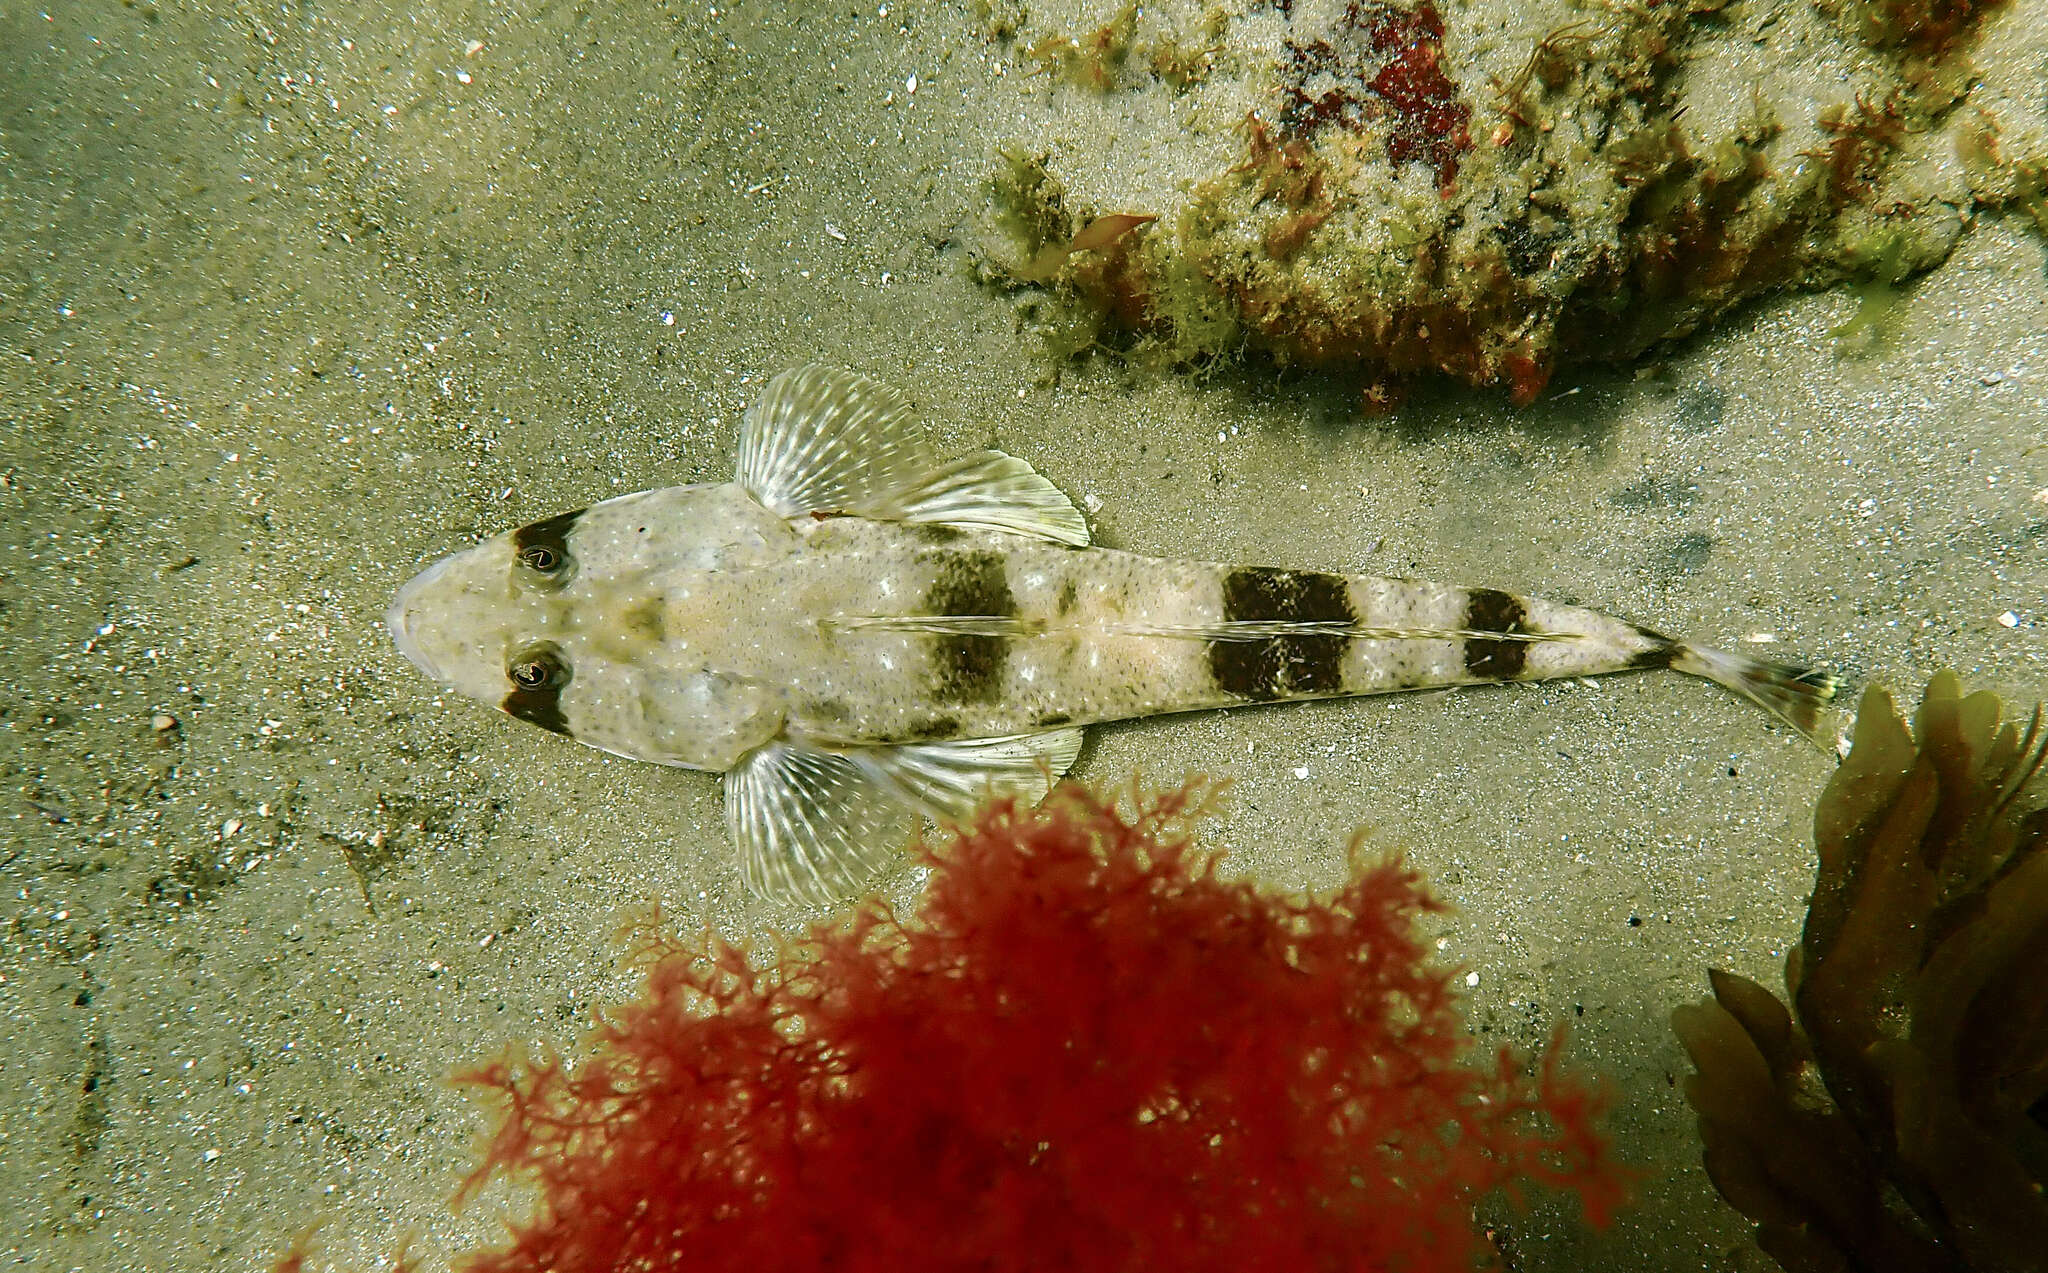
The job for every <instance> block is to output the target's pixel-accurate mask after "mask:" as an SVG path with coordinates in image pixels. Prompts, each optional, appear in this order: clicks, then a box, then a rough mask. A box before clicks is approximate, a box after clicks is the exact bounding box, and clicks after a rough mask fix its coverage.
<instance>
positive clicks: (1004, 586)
mask: <svg viewBox="0 0 2048 1273" xmlns="http://www.w3.org/2000/svg"><path fill="white" fill-rule="evenodd" d="M930 560H932V561H933V562H934V563H935V564H936V565H937V567H938V574H937V577H936V578H934V579H933V580H932V586H931V591H929V592H927V593H926V594H925V598H924V604H925V612H926V613H927V614H933V615H945V616H950V617H960V616H973V617H977V618H996V619H1007V618H1012V617H1014V616H1015V615H1016V613H1017V599H1016V597H1014V596H1012V595H1011V593H1010V579H1009V575H1008V574H1007V573H1006V571H1005V569H1004V562H1003V555H1002V554H1001V553H996V552H987V551H980V552H963V553H945V554H933V555H932V557H931V558H930ZM926 648H927V650H928V651H929V652H930V658H931V663H932V694H933V697H934V698H936V699H938V701H940V702H944V703H988V702H993V701H994V700H995V698H996V697H997V696H998V695H999V694H1000V693H1001V692H1002V688H1003V673H1004V671H1005V669H1006V667H1007V666H1008V664H1009V661H1010V639H1009V638H1008V637H1002V636H935V637H932V638H930V639H929V642H928V644H927V646H926Z"/></svg>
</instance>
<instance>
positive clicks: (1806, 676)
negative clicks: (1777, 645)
mask: <svg viewBox="0 0 2048 1273" xmlns="http://www.w3.org/2000/svg"><path fill="white" fill-rule="evenodd" d="M1670 655H1671V664H1670V666H1671V669H1672V670H1673V671H1675V672H1684V673H1687V674H1688V675H1691V676H1699V677H1704V678H1706V679H1707V680H1709V681H1712V682H1713V683H1714V684H1716V685H1719V686H1721V687H1723V688H1724V689H1729V690H1733V691H1734V692H1735V693H1737V694H1740V695H1742V697H1744V698H1746V699H1748V700H1749V701H1750V702H1752V703H1755V704H1756V705H1757V706H1759V707H1761V708H1763V709H1764V710H1765V711H1767V712H1769V713H1771V714H1772V715H1773V716H1776V717H1777V718H1778V719H1779V720H1782V721H1784V722H1785V723H1786V724H1787V725H1790V726H1791V727H1792V728H1794V729H1796V730H1798V731H1799V732H1800V733H1801V734H1803V735H1805V736H1806V739H1807V741H1809V742H1811V743H1812V744H1813V745H1814V746H1816V747H1818V748H1820V749H1821V750H1822V751H1825V752H1828V753H1830V754H1832V753H1833V752H1834V748H1833V747H1832V746H1830V745H1829V744H1828V743H1827V742H1825V741H1823V740H1822V738H1821V736H1820V732H1819V730H1820V711H1821V708H1823V707H1826V706H1827V705H1828V704H1829V703H1832V702H1833V701H1834V700H1835V695H1836V694H1838V693H1840V692H1841V688H1842V682H1841V680H1840V678H1838V677H1836V676H1835V675H1834V674H1833V673H1831V672H1825V671H1822V670H1821V669H1819V668H1812V667H1804V666H1801V665H1799V664H1796V663H1768V662H1765V661H1764V660H1762V659H1753V658H1750V657H1749V656H1748V655H1746V654H1730V653H1729V652H1728V651H1726V650H1716V649H1713V648H1711V647H1709V646H1704V645H1687V644H1686V643H1685V642H1683V641H1680V642H1676V643H1674V644H1673V645H1672V647H1671V650H1670Z"/></svg>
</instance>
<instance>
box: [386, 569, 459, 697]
mask: <svg viewBox="0 0 2048 1273" xmlns="http://www.w3.org/2000/svg"><path fill="white" fill-rule="evenodd" d="M455 561H456V558H454V557H444V558H442V559H441V560H440V561H437V562H435V563H434V564H433V565H431V566H429V567H427V568H426V569H425V570H422V571H421V572H420V573H418V574H417V575H414V576H413V577H412V578H411V579H409V580H407V581H406V584H405V586H404V587H402V588H400V589H399V590H398V595H397V596H395V597H393V598H392V599H391V604H390V605H389V606H388V607H386V608H385V611H384V627H385V629H386V630H387V631H389V632H390V633H391V643H392V644H393V645H395V646H397V647H398V652H399V653H400V654H403V655H404V656H405V657H406V660H407V661H408V662H410V663H411V664H412V665H413V666H414V667H416V668H418V669H419V670H420V671H422V672H425V673H426V674H427V675H428V676H430V677H432V678H434V679H435V680H436V681H440V682H443V683H446V682H447V681H449V680H450V679H451V678H450V676H449V673H450V672H451V671H452V669H450V668H447V667H444V666H442V660H440V659H438V658H436V657H435V656H434V654H433V653H432V652H431V649H430V647H431V646H433V645H434V644H436V641H435V637H436V635H437V632H438V629H439V627H440V625H441V624H442V623H444V622H445V618H446V616H445V615H442V614H437V607H436V605H435V600H434V599H435V595H436V594H437V593H438V592H440V591H442V590H443V584H444V581H445V580H446V578H447V576H448V573H449V571H450V569H451V568H452V567H453V566H454V564H455Z"/></svg>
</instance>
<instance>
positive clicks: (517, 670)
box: [505, 645, 569, 693]
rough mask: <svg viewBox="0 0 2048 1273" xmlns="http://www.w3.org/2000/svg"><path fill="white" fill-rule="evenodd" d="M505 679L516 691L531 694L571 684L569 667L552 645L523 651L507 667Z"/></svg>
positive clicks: (537, 646) (533, 647) (538, 646)
mask: <svg viewBox="0 0 2048 1273" xmlns="http://www.w3.org/2000/svg"><path fill="white" fill-rule="evenodd" d="M505 679H506V680H508V681H510V682H512V687H513V688H514V689H519V690H525V691H527V692H529V693H531V692H533V691H536V690H549V689H560V688H562V686H564V685H567V684H568V683H569V665H568V664H567V663H565V662H563V661H562V656H561V653H560V652H559V651H557V650H556V649H555V647H553V646H551V645H536V646H532V647H529V648H528V649H524V650H521V651H520V652H519V653H518V654H516V655H514V656H513V657H512V659H511V661H510V662H508V663H507V664H506V665H505Z"/></svg>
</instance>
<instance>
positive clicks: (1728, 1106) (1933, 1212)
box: [1672, 674, 2048, 1273]
mask: <svg viewBox="0 0 2048 1273" xmlns="http://www.w3.org/2000/svg"><path fill="white" fill-rule="evenodd" d="M2003 714H2004V709H2003V705H2002V704H2001V703H2000V702H1999V700H1998V699H1997V698H1996V697H1995V696H1994V695H1991V694H1988V693H1976V694H1970V695H1967V696H1965V695H1963V694H1962V692H1961V687H1960V685H1959V683H1958V682H1957V680H1956V678H1955V677H1954V676H1953V675H1949V674H1943V675H1941V676H1938V677H1936V678H1935V679H1934V680H1933V681H1932V682H1931V683H1930V684H1929V685H1928V687H1927V692H1926V695H1925V697H1924V698H1923V699H1922V701H1921V705H1920V710H1919V712H1918V713H1917V714H1916V715H1915V716H1914V719H1913V726H1912V730H1911V732H1908V730H1907V726H1906V722H1905V721H1903V720H1901V719H1900V718H1899V716H1898V713H1897V712H1896V711H1895V710H1894V709H1893V707H1892V701H1891V698H1890V696H1889V695H1887V694H1886V693H1885V692H1884V691H1883V690H1880V689H1872V690H1871V691H1869V692H1868V693H1867V694H1866V695H1865V697H1864V700H1863V705H1862V710H1861V711H1860V713H1859V714H1858V716H1857V720H1856V730H1855V737H1854V745H1853V748H1852V750H1851V751H1850V753H1849V756H1848V759H1847V760H1846V761H1845V762H1844V764H1843V765H1842V768H1841V769H1840V770H1839V771H1838V772H1837V773H1836V774H1835V777H1834V779H1833V781H1831V782H1830V783H1829V784H1828V786H1827V790H1826V791H1825V792H1824V793H1823V794H1822V796H1821V800H1820V806H1819V809H1818V811H1817V812H1816V814H1815V818H1814V843H1815V846H1816V848H1818V850H1819V853H1820V866H1819V873H1818V878H1817V879H1816V881H1815V885H1814V893H1813V904H1812V907H1811V909H1810V910H1809V911H1808V913H1807V919H1806V928H1805V933H1804V936H1803V938H1802V940H1801V941H1800V944H1799V945H1798V947H1796V948H1795V949H1794V950H1793V951H1792V954H1791V956H1790V957H1789V958H1788V960H1787V961H1786V970H1785V981H1786V985H1787V989H1788V992H1789V1002H1790V1004H1791V1007H1790V1009H1789V1011H1788V1009H1787V1007H1786V1004H1785V1003H1783V1002H1780V1001H1779V1000H1778V998H1777V997H1775V996H1774V995H1772V994H1771V993H1770V992H1769V991H1767V990H1765V989H1764V988H1763V987H1762V986H1759V985H1757V984H1756V983H1755V982H1752V981H1748V980H1745V979H1743V978H1741V977H1737V976H1733V975H1731V974H1729V973H1725V972H1720V971H1716V972H1714V973H1713V974H1712V977H1713V989H1714V998H1713V999H1712V1000H1710V1001H1707V1002H1705V1003H1700V1004H1695V1005H1690V1006H1687V1007H1684V1008H1681V1009H1679V1010H1678V1011H1677V1012H1676V1013H1674V1014H1673V1018H1672V1021H1673V1025H1674V1026H1676V1028H1677V1030H1678V1033H1679V1036H1680V1038H1681V1040H1682V1041H1683V1042H1684V1044H1685V1047H1686V1050H1687V1051H1688V1052H1690V1053H1691V1054H1692V1058H1693V1064H1694V1065H1695V1066H1696V1067H1697V1069H1698V1071H1699V1072H1698V1073H1697V1074H1695V1075H1693V1076H1692V1077H1690V1078H1689V1079H1688V1080H1687V1081H1686V1096H1687V1098H1688V1099H1689V1100H1690V1101H1691V1102H1692V1105H1693V1107H1694V1108H1695V1109H1696V1110H1698V1112H1699V1120H1700V1131H1701V1135H1702V1137H1703V1139H1704V1140H1705V1143H1706V1166H1707V1171H1708V1174H1709V1175H1710V1176H1711V1177H1712V1179H1713V1182H1714V1185H1715V1187H1716V1188H1717V1189H1719V1190H1720V1192H1721V1195H1722V1196H1723V1197H1724V1198H1726V1199H1727V1200H1728V1201H1729V1202H1730V1203H1731V1204H1733V1205H1734V1206H1735V1207H1736V1208H1737V1209H1738V1210H1740V1211H1741V1212H1742V1213H1743V1214H1744V1215H1746V1216H1748V1217H1749V1218H1750V1219H1751V1220H1753V1221H1755V1222H1756V1225H1757V1230H1756V1237H1757V1243H1758V1245H1759V1246H1761V1247H1762V1248H1763V1249H1764V1250H1765V1251H1766V1252H1767V1253H1768V1254H1770V1255H1771V1256H1772V1257H1773V1258H1774V1259H1776V1260H1777V1262H1778V1263H1779V1264H1780V1265H1781V1266H1783V1267H1784V1268H1785V1269H1786V1270H1788V1271H1789V1273H1850V1271H1853V1273H1966V1271H1967V1273H2041V1270H2048V769H2044V762H2048V729H2044V724H2043V714H2042V711H2041V709H2040V708H2039V707H2036V708H2035V710H2034V713H2033V715H2032V718H2031V720H2030V721H2029V722H2028V723H2027V724H2026V725H2025V726H2024V727H2022V726H2021V725H2020V724H2018V723H2017V722H2014V721H2009V720H2004V719H2002V717H2003Z"/></svg>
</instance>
